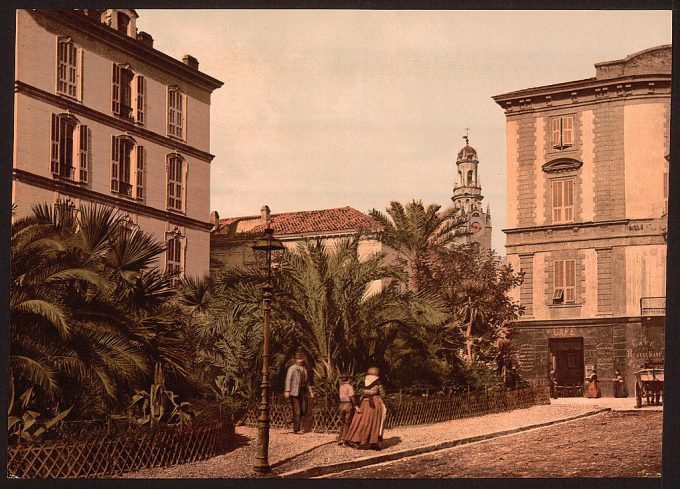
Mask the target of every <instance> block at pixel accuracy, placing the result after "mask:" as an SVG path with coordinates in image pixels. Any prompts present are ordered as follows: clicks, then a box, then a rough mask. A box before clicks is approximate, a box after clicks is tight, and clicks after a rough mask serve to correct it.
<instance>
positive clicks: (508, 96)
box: [491, 73, 671, 107]
mask: <svg viewBox="0 0 680 489" xmlns="http://www.w3.org/2000/svg"><path fill="white" fill-rule="evenodd" d="M650 82H664V83H667V84H668V85H669V87H670V83H671V74H670V73H654V74H644V75H627V76H621V77H617V78H604V79H601V80H598V79H597V78H595V77H592V78H586V79H583V80H576V81H570V82H564V83H557V84H555V85H544V86H541V87H532V88H525V89H523V90H516V91H514V92H507V93H503V94H500V95H494V96H493V97H491V98H492V99H493V100H494V102H496V103H497V104H498V105H501V107H502V106H503V103H505V102H509V101H513V100H519V99H521V98H527V97H529V98H533V97H545V96H554V95H559V94H567V95H568V96H571V92H573V91H574V90H592V91H593V92H594V91H595V89H598V88H599V89H602V88H607V89H609V88H610V87H614V88H616V86H617V85H621V84H626V83H628V84H632V83H635V84H642V83H650ZM615 91H616V90H613V91H612V94H614V93H615ZM615 96H616V95H612V97H611V98H614V97H615ZM627 96H628V97H632V96H634V95H633V94H628V95H627Z"/></svg>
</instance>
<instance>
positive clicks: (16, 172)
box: [12, 168, 212, 232]
mask: <svg viewBox="0 0 680 489" xmlns="http://www.w3.org/2000/svg"><path fill="white" fill-rule="evenodd" d="M12 173H13V177H14V179H15V180H18V181H20V182H24V183H27V184H30V185H34V186H36V187H40V188H43V189H46V190H51V191H54V192H60V193H63V194H67V195H68V196H70V197H75V198H78V199H84V200H89V201H93V202H98V203H101V204H106V205H109V206H111V207H115V208H117V209H121V210H125V211H128V212H132V213H135V214H139V215H143V216H146V217H152V218H154V219H159V220H161V221H167V222H170V223H172V224H174V225H176V226H186V227H188V228H191V229H196V230H199V231H206V232H208V231H210V229H211V228H212V224H211V223H209V222H203V221H199V220H198V219H193V218H191V217H187V216H183V215H179V214H175V213H173V212H168V211H164V210H160V209H156V208H155V207H150V206H147V205H144V204H140V203H138V202H134V201H131V200H127V199H123V198H117V197H114V196H112V195H107V194H103V193H101V192H96V191H94V190H90V189H88V188H84V187H82V186H80V185H78V184H73V183H69V182H67V181H63V180H52V179H50V178H46V177H42V176H40V175H36V174H34V173H31V172H27V171H25V170H20V169H18V168H14V169H13V171H12Z"/></svg>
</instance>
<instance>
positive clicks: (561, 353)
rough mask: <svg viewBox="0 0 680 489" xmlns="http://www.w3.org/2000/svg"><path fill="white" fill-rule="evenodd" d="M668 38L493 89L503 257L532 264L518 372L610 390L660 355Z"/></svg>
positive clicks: (522, 296)
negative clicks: (499, 119) (558, 76)
mask: <svg viewBox="0 0 680 489" xmlns="http://www.w3.org/2000/svg"><path fill="white" fill-rule="evenodd" d="M670 97H671V46H670V45H667V46H659V47H655V48H651V49H646V50H644V51H640V52H638V53H635V54H632V55H630V56H627V57H626V58H625V59H621V60H616V61H608V62H603V63H597V64H596V65H595V76H594V77H592V78H587V79H584V80H577V81H571V82H565V83H558V84H555V85H547V86H542V87H536V88H528V89H524V90H519V91H515V92H510V93H505V94H503V95H498V96H495V97H493V99H494V100H495V101H496V103H498V104H499V105H500V106H501V107H502V108H503V109H504V111H505V116H506V120H507V175H508V176H507V182H508V201H507V213H508V214H507V222H508V224H507V227H508V229H505V230H504V232H505V233H506V235H507V236H506V238H507V241H506V252H507V259H508V263H509V264H511V265H512V266H513V267H514V269H515V270H517V271H521V272H523V273H524V283H523V284H522V285H521V286H520V287H519V288H518V289H516V290H515V291H514V292H515V299H516V300H518V301H519V302H521V304H522V305H523V306H524V307H525V314H524V316H523V317H522V318H521V320H520V321H518V323H517V325H518V330H519V335H518V338H517V339H516V344H517V347H518V349H519V354H520V368H521V372H522V374H523V376H524V377H525V378H527V379H529V380H533V381H536V382H539V383H544V382H545V381H546V378H547V373H548V370H549V368H550V367H551V366H552V367H555V368H556V370H557V377H558V383H560V384H564V385H571V384H582V383H583V381H584V378H585V377H586V376H588V375H589V374H590V372H591V371H592V370H593V369H595V370H596V371H597V374H598V377H599V379H600V380H601V381H602V384H601V385H602V388H603V393H604V395H611V394H612V383H611V379H612V376H613V373H614V370H615V369H619V370H621V371H622V373H623V374H624V376H625V378H626V381H627V386H628V390H629V392H630V393H631V395H632V392H633V387H634V371H635V370H636V369H638V368H639V367H640V366H641V365H643V364H644V363H645V362H650V363H652V364H663V361H664V315H665V295H666V294H665V281H666V242H665V227H666V225H665V220H664V217H665V213H666V211H667V199H668V183H667V179H668V161H667V159H666V155H668V154H669V138H670V130H669V127H670V126H669V121H670Z"/></svg>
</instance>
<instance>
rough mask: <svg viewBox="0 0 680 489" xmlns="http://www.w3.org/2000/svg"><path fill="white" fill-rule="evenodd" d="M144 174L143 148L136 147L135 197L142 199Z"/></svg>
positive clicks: (144, 155)
mask: <svg viewBox="0 0 680 489" xmlns="http://www.w3.org/2000/svg"><path fill="white" fill-rule="evenodd" d="M145 173H146V153H145V150H144V146H137V190H136V194H135V195H136V197H137V198H138V199H144V184H145V178H144V176H145Z"/></svg>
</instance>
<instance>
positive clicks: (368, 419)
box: [345, 367, 387, 450]
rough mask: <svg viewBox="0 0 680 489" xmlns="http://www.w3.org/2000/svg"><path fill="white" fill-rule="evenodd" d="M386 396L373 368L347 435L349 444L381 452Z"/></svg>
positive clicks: (368, 372)
mask: <svg viewBox="0 0 680 489" xmlns="http://www.w3.org/2000/svg"><path fill="white" fill-rule="evenodd" d="M384 396H385V388H384V387H383V386H382V384H381V383H380V377H378V368H377V367H371V368H369V369H368V371H367V372H366V377H365V379H364V387H363V389H362V392H361V401H360V403H359V408H358V409H357V412H356V413H355V414H354V418H352V424H350V426H349V429H348V430H347V433H346V434H345V440H346V441H347V442H348V443H350V444H352V445H353V446H359V447H366V446H368V447H370V448H372V449H374V450H380V445H379V442H380V441H381V440H382V435H383V430H384V427H385V416H386V415H387V409H386V408H385V404H383V402H382V397H384Z"/></svg>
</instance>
